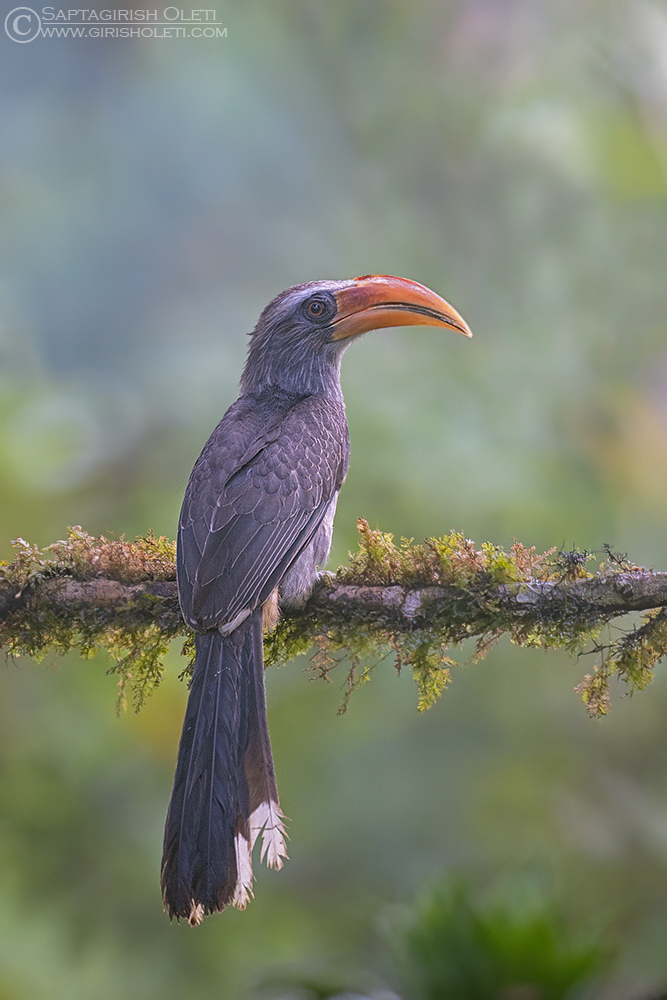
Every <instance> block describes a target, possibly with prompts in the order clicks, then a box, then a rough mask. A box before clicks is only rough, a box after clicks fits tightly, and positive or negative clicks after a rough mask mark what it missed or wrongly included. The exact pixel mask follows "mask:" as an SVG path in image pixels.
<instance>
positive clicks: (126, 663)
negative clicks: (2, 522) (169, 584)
mask: <svg viewBox="0 0 667 1000" xmlns="http://www.w3.org/2000/svg"><path fill="white" fill-rule="evenodd" d="M14 549H15V553H16V555H15V558H14V560H13V562H12V563H10V564H5V565H3V566H0V581H4V582H5V583H7V584H10V585H11V587H12V590H14V591H15V593H17V594H21V595H23V594H25V595H26V596H27V600H26V601H25V602H24V603H23V604H22V606H21V607H20V610H17V611H16V612H15V613H13V614H10V615H9V616H8V617H7V618H6V619H5V620H4V621H3V622H0V644H1V645H2V646H3V647H4V648H5V649H6V650H7V652H8V653H10V654H12V655H17V656H18V655H23V656H31V657H32V658H33V659H36V660H40V659H41V658H43V657H44V656H45V655H46V654H47V652H49V651H50V650H53V651H55V652H56V653H57V654H64V653H67V652H69V651H70V650H72V649H77V650H78V652H79V653H80V655H81V656H83V657H85V658H87V659H88V658H91V657H93V656H95V655H96V654H97V653H99V652H103V653H106V654H107V655H108V656H110V657H111V659H112V660H113V661H114V664H113V666H112V667H111V672H112V673H116V674H118V678H119V681H118V688H119V706H121V705H125V703H126V700H127V697H128V694H130V695H131V698H132V701H133V704H134V706H135V708H136V709H139V708H140V707H141V706H142V705H143V704H144V702H145V700H146V698H147V697H148V695H149V694H150V692H151V691H152V690H154V688H155V687H157V685H158V684H159V682H160V680H161V678H162V672H163V667H162V663H163V660H164V658H165V656H166V653H167V651H168V648H169V643H170V641H171V639H172V638H174V637H175V636H176V635H178V634H179V633H182V632H184V631H185V625H184V623H183V621H182V619H181V616H180V612H179V610H178V605H177V602H174V601H169V600H165V599H161V598H158V597H154V596H152V595H150V594H142V595H138V596H136V597H135V599H133V601H132V603H131V604H127V605H125V606H124V605H123V604H122V603H115V604H112V605H110V604H108V603H101V604H100V605H99V606H98V607H91V606H89V605H88V606H84V605H77V604H76V602H72V603H71V604H68V602H67V601H66V600H63V601H60V600H57V599H56V598H57V596H58V589H59V588H58V586H57V582H58V581H60V582H61V585H62V587H65V586H66V585H67V581H68V580H72V579H74V580H91V579H93V580H94V579H95V578H99V577H104V578H105V579H112V580H118V581H120V582H122V583H130V584H132V583H139V582H146V581H154V582H159V581H164V580H170V579H171V580H173V579H175V575H176V572H175V554H176V551H175V545H174V543H173V542H171V541H170V540H169V539H167V538H164V537H157V536H155V535H154V534H153V533H152V532H149V533H148V534H147V535H145V536H143V537H139V538H136V539H135V540H134V541H133V542H128V541H126V539H124V538H119V539H107V538H104V537H103V536H102V537H100V538H94V537H93V536H92V535H89V534H87V532H85V531H83V530H82V529H81V528H78V527H77V528H70V529H69V533H68V536H67V538H66V539H64V540H62V541H58V542H55V543H54V544H53V545H49V546H48V547H47V548H45V549H42V550H40V549H38V548H37V546H31V545H29V544H28V543H27V542H25V541H24V540H23V539H20V538H19V539H17V540H16V542H14ZM46 581H53V585H54V588H55V590H54V589H52V590H51V591H49V592H48V593H46V592H45V591H44V590H43V588H42V589H40V586H39V584H40V582H42V583H43V582H46Z"/></svg>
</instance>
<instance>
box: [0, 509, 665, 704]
mask: <svg viewBox="0 0 667 1000" xmlns="http://www.w3.org/2000/svg"><path fill="white" fill-rule="evenodd" d="M358 527H359V532H360V544H359V550H358V552H357V553H354V554H353V555H351V556H350V562H349V565H348V566H346V567H344V568H342V569H340V570H338V572H337V573H336V574H333V575H332V574H325V575H324V577H323V578H322V581H321V582H320V584H319V585H318V587H317V588H316V590H315V592H314V594H313V595H312V597H311V599H310V600H309V601H308V603H307V605H306V606H305V608H303V609H302V610H299V611H291V612H289V613H285V614H284V615H283V617H282V618H281V620H280V622H279V624H278V627H277V628H276V629H275V630H274V631H273V632H271V633H270V634H268V635H267V636H266V640H265V646H266V658H267V662H268V663H275V662H279V661H284V660H288V659H291V658H292V657H293V656H295V655H297V654H298V653H303V652H306V651H308V650H310V649H312V648H313V647H314V648H315V649H316V650H317V652H316V653H315V655H314V656H313V659H312V664H313V668H314V669H315V670H316V671H318V672H319V673H320V674H321V675H322V676H325V677H327V676H328V674H329V671H330V669H331V667H332V666H333V665H335V663H336V662H337V661H336V659H335V656H336V653H337V652H338V651H341V650H345V651H347V652H348V653H349V654H350V655H351V659H352V666H351V668H350V670H349V673H348V677H347V691H346V699H345V703H344V705H345V704H346V703H347V698H348V697H349V695H350V693H351V692H352V690H354V688H355V687H357V686H358V685H359V684H361V683H363V682H364V681H366V680H367V679H368V677H369V675H370V672H371V670H372V667H373V665H374V663H376V662H378V660H379V659H380V658H382V656H383V654H385V653H389V652H392V653H394V654H395V660H396V664H397V666H398V667H399V669H400V668H401V667H402V666H409V667H410V668H411V669H412V671H413V674H414V676H415V680H416V682H417V685H418V689H419V708H420V709H424V708H427V707H429V706H430V705H431V704H432V703H433V702H434V701H435V700H436V699H437V697H438V696H439V695H440V694H441V692H442V691H443V690H444V688H445V687H446V686H447V684H448V682H449V679H450V667H451V666H452V664H453V662H454V661H453V660H452V659H451V658H450V656H449V651H450V649H451V647H452V646H454V647H456V646H457V645H459V644H460V643H461V642H463V640H465V639H470V638H474V639H476V646H475V653H474V656H473V659H480V658H481V657H483V656H484V655H485V654H486V652H487V651H488V649H489V648H490V646H491V645H492V644H493V643H494V642H495V641H497V639H499V638H500V637H501V636H502V635H503V634H505V633H506V634H508V635H509V637H510V639H511V640H512V641H513V642H515V643H517V644H519V645H528V646H542V647H544V648H550V647H554V646H561V647H564V648H565V649H567V650H568V651H569V652H570V653H573V654H578V653H581V652H582V651H583V650H584V649H586V647H591V648H592V651H594V652H596V653H597V655H598V663H597V666H596V668H595V670H594V672H593V673H592V674H589V675H587V676H586V677H585V678H584V680H583V681H582V683H581V684H580V685H579V687H578V691H579V692H580V694H581V696H582V698H583V700H584V702H585V704H586V706H587V708H588V711H589V712H590V713H591V714H592V715H603V714H605V713H606V712H607V710H608V704H609V682H610V679H611V677H612V676H614V675H617V676H618V677H620V678H621V679H622V680H624V681H625V682H626V683H627V685H628V686H629V689H630V690H638V689H641V688H643V687H645V686H646V684H647V683H648V682H649V681H650V680H651V678H652V674H653V670H654V667H655V666H656V664H657V663H658V661H659V660H660V659H661V658H662V657H663V656H665V655H667V573H655V572H653V571H652V570H646V569H642V568H641V567H639V566H635V565H632V564H631V563H629V562H628V560H627V559H626V558H625V557H624V556H619V555H617V554H614V553H613V552H612V551H611V550H610V549H609V548H608V547H606V550H605V555H606V559H605V560H604V561H602V562H601V563H600V564H599V565H598V567H597V570H596V572H595V573H591V572H589V571H588V570H587V568H586V566H587V563H588V562H589V561H590V560H591V559H592V556H591V555H590V554H589V553H587V552H579V551H576V550H575V551H570V552H563V551H560V552H556V550H555V549H551V550H549V551H548V552H545V553H542V554H538V553H536V552H535V550H534V549H533V548H531V549H528V548H526V547H525V546H524V545H522V544H521V543H520V542H514V544H513V545H512V547H511V549H510V550H509V551H505V550H504V549H503V548H501V547H500V546H497V545H492V544H491V543H483V544H482V546H481V548H479V549H476V548H475V545H474V544H473V542H471V541H470V540H469V539H466V538H465V537H464V536H463V535H462V534H461V533H459V532H451V533H450V534H449V535H446V536H444V537H442V538H429V539H426V540H425V541H424V542H421V543H414V542H413V541H412V540H407V539H403V541H402V542H401V543H400V545H398V546H397V545H395V544H394V540H393V537H392V536H391V535H389V534H386V533H384V532H381V531H377V530H373V529H371V528H370V527H369V526H368V524H367V523H366V522H365V521H363V520H360V521H359V522H358ZM14 548H15V552H16V555H15V558H14V560H13V561H12V562H11V563H7V564H2V565H0V645H2V646H3V647H4V648H5V649H6V650H7V651H8V653H10V654H14V655H18V654H27V655H29V656H32V657H36V658H40V657H43V656H44V655H46V653H47V652H48V651H49V650H55V651H56V652H57V653H64V652H66V651H67V650H70V649H72V648H78V649H79V651H80V653H81V654H82V655H83V656H92V655H94V654H95V653H96V652H98V651H99V650H104V651H106V652H107V653H108V654H110V655H111V657H112V658H113V660H114V663H115V665H114V667H113V668H112V669H113V670H114V671H115V672H117V673H118V675H119V687H120V699H121V702H122V701H124V699H125V696H126V692H127V690H128V688H129V689H131V690H132V692H133V699H134V703H135V706H136V707H137V708H138V707H140V706H141V705H142V704H143V702H144V700H145V698H146V696H147V694H148V693H149V692H150V691H151V690H152V689H153V688H154V687H155V686H156V685H157V684H158V683H159V681H160V679H161V676H162V663H163V660H164V657H165V655H166V652H167V649H168V647H169V643H170V641H171V640H172V639H174V638H176V637H178V636H183V637H185V639H186V642H185V646H184V649H185V650H186V651H191V647H192V642H191V638H192V634H191V633H190V631H189V629H188V628H187V626H186V625H185V623H184V622H183V620H182V617H181V614H180V610H179V607H178V597H177V593H176V580H175V545H174V543H173V542H171V541H169V540H168V539H166V538H164V537H160V538H157V537H156V536H155V535H153V534H150V533H149V534H148V535H146V536H145V537H142V538H137V539H136V540H135V541H134V542H128V541H126V540H125V539H124V538H120V539H106V538H104V537H100V538H94V537H92V536H91V535H88V534H87V533H86V532H84V531H83V530H82V529H81V528H72V529H70V532H69V535H68V537H67V539H65V540H63V541H59V542H56V543H54V544H53V545H50V546H48V547H47V548H46V549H43V550H39V549H38V548H37V547H36V546H31V545H29V544H28V543H27V542H24V541H23V540H22V539H18V540H17V541H16V542H15V543H14ZM628 612H643V613H644V619H643V623H642V624H641V625H640V626H639V627H637V626H631V627H630V628H629V629H628V630H627V631H626V632H625V633H624V634H622V636H621V638H619V639H617V640H615V641H614V642H612V643H609V644H607V645H601V644H599V643H598V642H597V638H598V636H599V633H600V631H601V629H602V628H603V626H604V625H605V624H607V623H608V622H609V621H611V620H612V619H615V618H618V617H619V616H621V615H624V614H627V613H628Z"/></svg>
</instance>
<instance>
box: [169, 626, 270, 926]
mask: <svg viewBox="0 0 667 1000" xmlns="http://www.w3.org/2000/svg"><path fill="white" fill-rule="evenodd" d="M282 818H283V816H282V812H281V811H280V805H279V801H278V790H277V787H276V780H275V775H274V770H273V759H272V755H271V744H270V742H269V731H268V726H267V722H266V700H265V695H264V666H263V657H262V624H261V610H258V611H256V612H253V614H252V615H250V616H249V617H248V618H247V619H246V621H244V622H243V623H242V624H241V625H239V627H238V628H237V629H236V630H235V631H234V632H232V633H231V634H230V635H228V636H222V635H220V633H219V632H207V633H204V634H200V635H198V636H197V637H196V656H195V667H194V675H193V680H192V686H191V689H190V696H189V698H188V704H187V708H186V711H185V720H184V723H183V734H182V736H181V743H180V746H179V751H178V761H177V764H176V774H175V776H174V787H173V790H172V794H171V801H170V803H169V811H168V813H167V821H166V825H165V835H164V850H163V857H162V893H163V898H164V903H165V907H166V909H167V911H168V912H169V915H170V916H171V917H186V918H187V919H188V920H189V921H190V923H192V924H197V923H199V922H200V921H201V920H202V918H203V917H204V916H205V915H206V914H208V913H212V912H214V911H216V910H222V909H224V908H225V907H226V906H228V905H230V904H234V905H235V906H239V907H243V906H245V904H246V903H247V901H248V899H249V897H250V895H251V894H252V889H251V887H252V878H253V876H252V860H251V852H252V847H253V844H254V841H255V839H256V837H257V834H258V833H259V831H260V830H261V829H263V831H264V833H263V839H264V846H263V849H262V858H263V857H264V855H265V854H266V856H267V862H268V863H269V864H270V865H272V866H273V867H280V865H281V864H282V856H286V852H285V839H284V838H285V832H284V827H283V824H282ZM267 838H268V844H269V845H270V848H269V847H267Z"/></svg>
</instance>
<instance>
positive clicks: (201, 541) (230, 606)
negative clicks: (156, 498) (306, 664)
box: [178, 397, 347, 629]
mask: <svg viewBox="0 0 667 1000" xmlns="http://www.w3.org/2000/svg"><path fill="white" fill-rule="evenodd" d="M346 466H347V427H346V424H345V416H344V412H343V409H342V407H338V406H335V405H333V404H332V403H331V402H329V401H326V400H323V399H320V398H318V397H306V398H305V399H301V400H299V401H298V402H297V403H296V404H294V405H292V406H291V407H289V408H288V409H287V410H286V411H283V412H282V413H280V414H278V415H276V413H275V410H273V415H272V418H270V419H267V413H266V411H264V410H260V411H259V412H258V411H257V409H256V408H252V407H248V405H246V408H245V410H244V411H243V412H242V413H240V415H239V411H238V409H236V410H235V408H234V407H233V408H232V410H231V411H229V412H228V414H226V416H225V418H223V420H222V421H221V423H220V424H219V425H218V427H217V428H216V431H214V433H213V435H212V436H211V438H210V439H209V441H208V443H207V445H206V446H205V448H204V450H203V452H202V454H201V456H200V459H199V461H198V462H197V465H196V466H195V469H194V470H193V474H192V477H191V479H190V483H189V484H188V489H187V491H186V495H185V499H184V502H183V509H182V512H181V521H180V525H179V553H178V563H179V567H178V568H179V593H180V598H181V606H182V608H183V613H184V615H185V617H186V618H187V620H188V621H189V622H190V624H191V625H193V626H195V627H197V628H199V629H210V628H221V627H223V626H224V625H229V624H231V623H232V622H234V621H235V620H236V619H238V620H242V617H243V616H244V612H250V611H251V610H253V609H254V608H255V607H257V605H258V604H261V603H263V602H264V601H265V600H266V599H267V598H268V597H269V595H270V594H271V592H272V591H273V589H274V588H275V587H276V586H277V585H278V583H279V582H280V580H281V579H282V577H283V576H284V574H285V572H286V571H287V569H288V568H289V567H290V565H291V564H292V563H293V562H294V560H295V559H296V558H297V556H298V555H299V553H300V552H301V551H302V549H303V548H304V547H305V546H306V545H307V544H308V543H309V542H310V540H311V539H312V537H313V535H314V533H315V531H316V530H317V528H318V526H319V525H320V523H321V521H322V518H323V517H324V515H325V514H326V511H327V509H328V507H329V505H330V503H331V502H332V500H333V499H334V497H335V495H336V493H337V491H338V490H339V489H340V486H341V484H342V481H343V478H344V476H345V471H346ZM239 616H242V617H241V618H239Z"/></svg>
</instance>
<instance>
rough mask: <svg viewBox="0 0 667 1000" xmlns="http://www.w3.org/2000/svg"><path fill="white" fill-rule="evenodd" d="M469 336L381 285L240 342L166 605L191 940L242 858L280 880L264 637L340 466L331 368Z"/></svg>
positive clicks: (307, 588) (292, 591)
mask: <svg viewBox="0 0 667 1000" xmlns="http://www.w3.org/2000/svg"><path fill="white" fill-rule="evenodd" d="M410 325H429V326H442V327H447V328H449V329H451V330H456V331H458V332H459V333H463V334H465V335H466V336H468V337H470V336H472V335H471V333H470V330H469V328H468V326H467V324H466V323H465V321H464V320H463V319H462V318H461V316H459V314H458V313H457V312H456V310H455V309H453V308H452V306H450V305H449V304H448V303H447V302H445V301H444V299H441V298H440V296H439V295H436V294H435V292H432V291H431V290H430V289H429V288H426V287H425V286H424V285H420V284H417V282H414V281H409V280H407V279H405V278H395V277H391V276H389V275H365V276H364V277H361V278H354V279H352V280H348V281H311V282H307V283H306V284H303V285H295V286H294V287H293V288H288V289H287V291H285V292H282V293H281V294H280V295H278V296H277V297H276V298H275V299H274V300H273V301H272V302H270V303H269V305H268V306H267V307H266V308H265V309H264V311H263V313H262V314H261V316H260V318H259V321H258V323H257V326H256V327H255V330H254V332H253V333H252V334H251V337H250V345H249V350H248V357H247V361H246V365H245V368H244V370H243V374H242V376H241V392H240V395H239V398H238V399H237V401H236V402H235V403H234V404H233V405H232V406H231V407H230V408H229V410H228V411H227V413H226V414H225V415H224V417H223V418H222V420H221V421H220V423H219V424H218V426H217V427H216V428H215V430H214V431H213V433H212V434H211V437H210V438H209V440H208V441H207V443H206V444H205V446H204V450H203V451H202V453H201V455H200V456H199V459H198V460H197V463H196V465H195V467H194V469H193V470H192V474H191V476H190V481H189V483H188V486H187V489H186V492H185V498H184V500H183V507H182V510H181V516H180V521H179V527H178V554H177V573H178V593H179V599H180V604H181V610H182V612H183V617H184V618H185V621H186V622H187V623H188V625H190V626H191V627H192V628H193V629H194V630H195V632H196V636H195V650H196V652H195V662H194V672H193V678H192V684H191V687H190V694H189V698H188V704H187V708H186V711H185V720H184V723H183V733H182V736H181V742H180V746H179V750H178V761H177V764H176V774H175V777H174V786H173V790H172V794H171V801H170V803H169V811H168V813H167V821H166V825H165V834H164V853H163V858H162V893H163V898H164V903H165V907H166V909H167V911H168V913H169V915H170V917H177V918H180V917H185V918H187V919H188V920H189V922H190V923H191V924H192V925H196V924H198V923H200V922H201V920H202V919H203V917H204V916H205V915H206V914H209V913H212V912H214V911H216V910H223V909H224V908H225V907H226V906H228V905H229V904H230V903H233V904H234V905H235V906H238V907H241V908H242V907H244V906H245V905H246V903H247V902H248V899H249V896H250V895H251V891H252V889H251V887H252V878H253V875H252V862H251V853H252V849H253V845H254V843H255V840H256V838H257V836H258V834H259V833H260V832H261V833H262V850H261V857H262V859H264V857H266V860H267V863H268V864H269V865H270V866H271V867H273V868H280V867H281V866H282V863H283V858H285V857H287V852H286V849H285V828H284V825H283V819H284V817H283V814H282V812H281V810H280V804H279V801H278V790H277V787H276V779H275V774H274V770H273V759H272V756H271V744H270V742H269V730H268V725H267V721H266V702H265V694H264V666H263V655H262V631H263V628H267V627H271V625H272V624H275V621H276V619H277V614H278V606H279V605H287V606H290V605H291V606H298V605H303V604H304V602H305V601H306V600H307V598H308V596H309V594H310V592H311V590H312V588H313V586H314V584H315V582H316V580H317V578H318V575H319V571H318V567H322V566H324V564H325V562H326V560H327V556H328V554H329V548H330V545H331V535H332V529H333V519H334V512H335V509H336V500H337V497H338V491H339V490H340V488H341V486H342V484H343V480H344V479H345V474H346V472H347V467H348V460H349V438H348V430H347V421H346V419H345V405H344V403H343V394H342V391H341V386H340V364H341V358H342V355H343V352H344V350H345V348H346V347H347V346H348V344H349V343H350V342H351V341H352V340H353V339H354V338H356V337H358V336H360V335H361V334H363V333H366V332H367V331H368V330H376V329H380V328H382V327H389V326H410Z"/></svg>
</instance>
